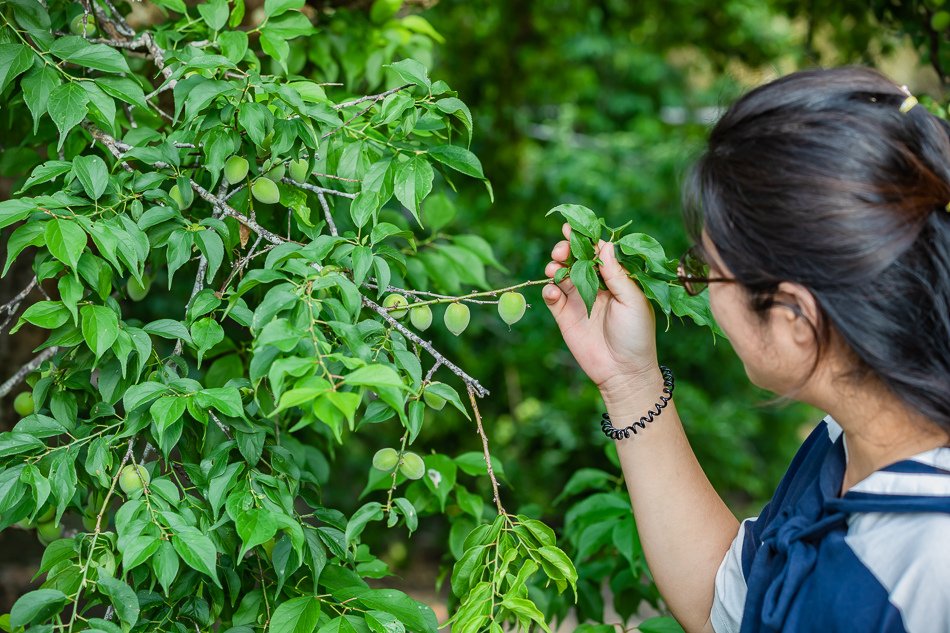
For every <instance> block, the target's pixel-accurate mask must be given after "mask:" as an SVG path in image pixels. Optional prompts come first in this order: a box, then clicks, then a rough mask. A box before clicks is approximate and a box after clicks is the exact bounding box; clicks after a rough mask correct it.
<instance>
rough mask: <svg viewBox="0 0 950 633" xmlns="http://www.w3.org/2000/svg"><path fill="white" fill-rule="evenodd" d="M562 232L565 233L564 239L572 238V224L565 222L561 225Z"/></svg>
mask: <svg viewBox="0 0 950 633" xmlns="http://www.w3.org/2000/svg"><path fill="white" fill-rule="evenodd" d="M561 233H563V234H564V239H566V240H569V239H571V225H570V224H568V223H567V222H565V223H564V224H562V225H561Z"/></svg>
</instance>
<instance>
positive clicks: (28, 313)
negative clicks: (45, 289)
mask: <svg viewBox="0 0 950 633" xmlns="http://www.w3.org/2000/svg"><path fill="white" fill-rule="evenodd" d="M64 279H71V277H64ZM68 320H69V310H67V309H66V306H64V305H63V302H62V301H37V302H36V303H34V304H33V305H31V306H30V307H29V308H27V309H26V310H25V311H24V312H23V314H22V315H21V316H20V321H24V322H26V323H32V324H33V325H36V326H38V327H41V328H44V329H47V330H55V329H56V328H58V327H59V326H60V325H62V324H63V323H65V322H66V321H68ZM19 329H20V323H17V325H16V327H14V328H13V329H12V330H10V334H15V333H16V331H17V330H19Z"/></svg>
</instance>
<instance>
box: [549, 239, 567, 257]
mask: <svg viewBox="0 0 950 633" xmlns="http://www.w3.org/2000/svg"><path fill="white" fill-rule="evenodd" d="M570 254H571V245H570V243H569V242H568V241H567V240H561V241H560V242H558V243H557V244H555V245H554V248H552V249H551V259H553V260H554V261H556V262H564V261H567V257H568V255H570Z"/></svg>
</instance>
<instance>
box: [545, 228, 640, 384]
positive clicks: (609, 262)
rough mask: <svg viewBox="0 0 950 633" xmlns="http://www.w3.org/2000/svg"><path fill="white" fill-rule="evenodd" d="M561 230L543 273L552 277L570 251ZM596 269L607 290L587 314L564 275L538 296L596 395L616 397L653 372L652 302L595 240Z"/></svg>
mask: <svg viewBox="0 0 950 633" xmlns="http://www.w3.org/2000/svg"><path fill="white" fill-rule="evenodd" d="M561 232H562V233H563V234H564V237H565V238H567V239H565V240H562V241H560V242H558V243H557V244H555V245H554V248H553V249H552V250H551V259H552V260H554V261H552V262H550V263H549V264H548V265H547V266H546V267H545V269H544V274H545V275H546V276H548V277H551V278H553V277H554V275H555V273H556V272H557V271H558V269H559V268H564V267H565V265H564V263H565V262H566V261H567V258H568V256H569V254H570V243H569V242H568V240H569V239H570V235H571V227H570V225H569V224H568V223H567V222H565V223H564V224H563V226H562V227H561ZM597 252H598V255H599V257H600V259H601V261H602V262H603V264H601V265H600V267H599V271H600V274H601V276H602V277H603V278H604V282H605V284H606V285H607V288H608V290H600V291H598V292H597V298H596V300H595V301H594V307H593V310H591V314H590V318H588V317H587V308H586V307H585V305H584V300H583V299H582V298H581V296H580V293H578V291H577V288H575V287H574V284H573V283H572V282H571V280H570V278H569V277H565V278H564V280H563V281H562V282H561V283H560V284H556V285H555V284H553V283H552V284H549V285H546V286H544V290H543V291H542V292H541V296H542V297H544V302H545V304H547V306H548V309H550V310H551V314H553V315H554V319H555V320H556V321H557V324H558V327H559V328H560V329H561V336H563V337H564V341H565V342H566V343H567V347H568V349H570V350H571V353H572V354H573V355H574V358H576V359H577V362H578V364H579V365H580V366H581V369H583V370H584V373H586V374H587V375H588V376H589V377H590V379H591V380H593V381H594V384H596V385H597V387H598V388H599V389H600V391H601V394H603V395H604V396H605V399H606V398H607V397H613V396H617V397H619V396H620V395H621V394H622V393H624V391H625V390H626V389H627V388H628V387H630V386H631V382H634V383H635V382H636V381H637V380H638V379H641V378H643V379H650V380H653V379H654V378H655V376H658V375H659V371H658V370H657V359H656V320H655V317H654V313H653V307H652V306H651V305H650V302H649V301H648V300H647V298H646V297H645V296H644V295H643V292H642V291H641V290H640V288H639V286H637V284H636V282H635V281H634V280H633V279H631V278H630V277H628V276H627V271H626V270H624V269H623V267H622V266H620V263H619V262H618V261H617V258H616V257H615V255H614V244H613V243H611V242H605V241H604V240H600V242H599V243H598V245H597Z"/></svg>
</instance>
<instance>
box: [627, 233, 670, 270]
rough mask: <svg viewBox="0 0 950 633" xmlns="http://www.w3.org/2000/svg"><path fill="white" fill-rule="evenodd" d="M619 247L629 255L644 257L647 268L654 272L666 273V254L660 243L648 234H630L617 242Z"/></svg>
mask: <svg viewBox="0 0 950 633" xmlns="http://www.w3.org/2000/svg"><path fill="white" fill-rule="evenodd" d="M617 246H619V247H620V250H621V251H623V252H624V253H625V254H627V255H636V256H638V257H642V258H643V260H644V261H645V262H646V265H647V268H649V269H650V270H652V271H653V272H659V273H666V272H669V270H668V269H667V267H666V253H665V252H664V250H663V247H662V246H660V243H659V242H657V241H656V240H655V239H654V238H652V237H650V236H649V235H647V234H646V233H630V234H629V235H624V236H623V237H622V238H620V240H618V241H617Z"/></svg>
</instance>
